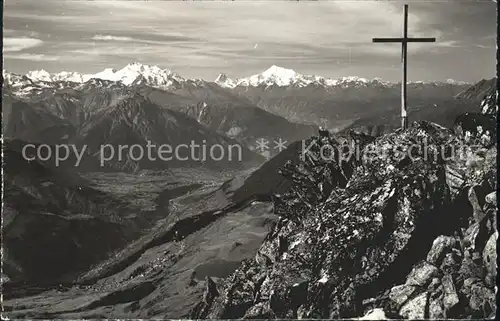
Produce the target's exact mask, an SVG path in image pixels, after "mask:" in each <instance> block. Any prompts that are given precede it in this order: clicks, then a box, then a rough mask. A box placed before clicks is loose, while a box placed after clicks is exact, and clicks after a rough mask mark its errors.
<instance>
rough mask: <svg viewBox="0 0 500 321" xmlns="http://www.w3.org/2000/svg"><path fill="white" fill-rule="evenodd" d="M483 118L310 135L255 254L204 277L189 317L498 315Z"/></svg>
mask: <svg viewBox="0 0 500 321" xmlns="http://www.w3.org/2000/svg"><path fill="white" fill-rule="evenodd" d="M493 104H495V102H494V103H493ZM482 108H483V110H486V109H488V108H485V107H484V106H482ZM488 110H492V108H489V109H488ZM490 116H492V117H494V116H493V115H488V113H487V112H486V113H484V114H481V113H478V114H474V115H472V114H469V115H464V116H462V117H459V118H458V119H457V121H456V126H455V127H454V128H453V129H448V128H445V127H442V126H440V125H437V124H434V123H430V122H425V121H420V122H414V123H413V124H412V125H411V126H410V127H409V128H408V129H407V130H396V131H394V132H392V133H390V134H387V135H384V136H381V137H378V138H376V139H375V138H371V137H369V136H365V135H361V134H356V133H354V132H349V133H347V134H344V135H340V136H339V135H336V136H334V135H330V134H328V133H325V132H322V133H321V134H320V135H318V136H315V137H313V138H311V139H310V140H309V141H308V142H307V143H306V144H305V145H307V146H313V147H311V148H308V149H307V153H305V152H304V150H302V151H300V150H298V151H296V152H297V153H302V155H298V156H299V158H300V161H299V162H294V163H291V162H289V163H286V164H285V166H283V168H282V170H281V173H282V175H284V176H285V177H287V178H289V180H290V181H291V187H290V189H289V191H288V192H287V193H283V194H280V195H277V196H276V197H275V198H274V210H275V213H276V214H278V215H279V216H280V218H279V220H278V222H277V223H276V224H275V225H274V227H273V228H272V230H271V232H270V233H269V234H268V235H267V237H266V239H265V240H264V242H263V243H262V245H261V246H260V248H259V250H258V252H257V254H256V255H255V257H254V258H252V259H247V260H244V261H243V262H242V263H241V265H240V266H239V267H238V268H237V269H236V271H235V272H233V273H232V274H231V275H229V276H228V277H226V278H223V279H217V280H215V279H212V278H210V277H207V278H206V279H205V287H206V289H205V292H204V295H203V297H202V298H201V299H200V301H199V302H198V304H197V305H196V306H195V307H194V308H193V310H192V312H191V318H196V319H205V318H207V319H232V318H247V319H268V318H287V319H288V318H292V319H293V318H353V317H360V316H363V315H366V316H367V317H368V318H370V316H373V315H375V314H380V313H382V314H383V315H384V316H385V317H387V318H409V319H423V318H433V319H436V318H437V319H440V318H457V319H458V318H494V317H495V311H496V303H495V301H496V300H495V293H496V287H495V283H496V282H495V280H496V242H497V237H498V232H497V231H496V224H497V223H496V197H495V196H496V192H495V191H496V186H497V181H496V154H497V151H496V150H497V146H496V126H492V124H491V119H490V118H491V117H490ZM465 126H468V127H467V129H464V128H465ZM486 128H487V130H486ZM471 131H473V132H474V133H472V134H471ZM478 133H479V135H478ZM472 136H473V137H474V138H477V139H471V137H472ZM324 146H329V147H328V148H324ZM353 146H356V147H357V148H356V149H352V147H353ZM332 147H333V148H332ZM325 150H329V151H330V153H329V154H328V156H329V157H325ZM354 150H355V151H356V152H353V151H354ZM382 151H383V152H382ZM375 312H376V313H375Z"/></svg>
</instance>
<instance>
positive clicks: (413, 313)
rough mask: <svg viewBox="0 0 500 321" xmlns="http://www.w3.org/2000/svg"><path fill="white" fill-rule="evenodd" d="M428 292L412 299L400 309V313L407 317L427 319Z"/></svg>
mask: <svg viewBox="0 0 500 321" xmlns="http://www.w3.org/2000/svg"><path fill="white" fill-rule="evenodd" d="M428 295H429V294H428V293H427V292H424V293H422V294H420V295H419V296H417V297H415V298H413V299H411V300H410V301H408V302H407V303H406V304H405V305H403V306H402V307H401V310H399V314H400V315H401V316H402V317H403V318H405V319H425V317H426V316H425V308H426V306H427V301H428Z"/></svg>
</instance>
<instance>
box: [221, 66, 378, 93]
mask: <svg viewBox="0 0 500 321" xmlns="http://www.w3.org/2000/svg"><path fill="white" fill-rule="evenodd" d="M370 82H373V83H377V84H384V82H383V81H382V80H381V79H378V78H376V79H373V80H368V79H365V78H361V77H356V76H350V77H342V78H339V79H332V78H325V77H320V76H313V75H303V74H300V73H298V72H296V71H295V70H293V69H288V68H283V67H279V66H276V65H272V66H271V67H270V68H268V69H266V70H265V71H263V72H262V73H260V74H256V75H252V76H250V77H246V78H240V79H237V80H236V81H233V80H231V79H229V78H227V77H226V76H225V74H221V75H219V77H218V78H217V80H216V83H218V84H219V85H221V86H222V87H226V88H234V87H237V86H242V87H250V86H251V87H259V86H266V87H267V86H278V87H285V86H296V87H305V86H308V85H311V84H313V85H319V86H326V87H329V86H344V85H352V84H356V85H366V84H368V83H370Z"/></svg>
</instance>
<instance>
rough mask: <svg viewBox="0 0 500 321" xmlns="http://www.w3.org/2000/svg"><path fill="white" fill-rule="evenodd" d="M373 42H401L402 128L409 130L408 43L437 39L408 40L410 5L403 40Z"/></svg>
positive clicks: (405, 20) (389, 39)
mask: <svg viewBox="0 0 500 321" xmlns="http://www.w3.org/2000/svg"><path fill="white" fill-rule="evenodd" d="M373 42H377V43H387V42H400V43H401V47H402V48H401V49H402V50H401V62H402V64H403V75H402V76H403V79H402V80H401V127H402V128H403V129H406V128H408V115H407V112H406V96H407V95H406V93H407V91H406V83H407V80H408V65H407V56H408V43H409V42H436V38H408V5H407V4H405V5H404V23H403V38H373Z"/></svg>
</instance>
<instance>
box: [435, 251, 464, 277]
mask: <svg viewBox="0 0 500 321" xmlns="http://www.w3.org/2000/svg"><path fill="white" fill-rule="evenodd" d="M461 262H462V253H461V252H460V250H458V249H452V251H451V252H448V253H446V255H445V256H444V259H443V261H442V262H441V265H440V266H439V269H440V270H441V271H442V272H443V273H445V274H449V275H456V273H457V272H458V271H459V269H460V266H461V265H460V264H461Z"/></svg>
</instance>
